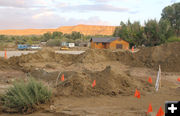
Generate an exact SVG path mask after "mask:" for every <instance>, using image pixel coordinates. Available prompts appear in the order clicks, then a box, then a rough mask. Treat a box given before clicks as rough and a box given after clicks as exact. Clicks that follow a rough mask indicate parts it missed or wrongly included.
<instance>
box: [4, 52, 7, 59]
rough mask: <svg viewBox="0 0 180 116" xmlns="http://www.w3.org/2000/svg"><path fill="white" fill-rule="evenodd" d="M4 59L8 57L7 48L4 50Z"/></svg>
mask: <svg viewBox="0 0 180 116" xmlns="http://www.w3.org/2000/svg"><path fill="white" fill-rule="evenodd" d="M4 59H7V53H6V50H5V52H4Z"/></svg>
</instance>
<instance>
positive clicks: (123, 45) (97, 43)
mask: <svg viewBox="0 0 180 116" xmlns="http://www.w3.org/2000/svg"><path fill="white" fill-rule="evenodd" d="M90 42H91V48H99V49H103V48H104V49H129V43H128V42H127V41H125V40H123V39H121V38H119V37H109V38H91V40H90Z"/></svg>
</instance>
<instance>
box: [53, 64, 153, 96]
mask: <svg viewBox="0 0 180 116" xmlns="http://www.w3.org/2000/svg"><path fill="white" fill-rule="evenodd" d="M94 80H96V86H95V87H94V88H93V87H92V83H93V81H94ZM135 88H139V89H140V88H141V89H142V90H141V91H142V92H145V91H151V90H152V87H151V85H150V84H148V83H147V82H144V81H141V82H140V81H137V79H133V78H130V77H128V76H127V75H119V74H115V72H113V71H112V70H111V67H110V66H108V67H106V68H105V69H104V70H103V71H97V72H91V71H88V70H85V71H83V72H82V73H74V74H73V75H71V76H69V77H68V78H66V75H65V81H64V82H61V83H59V85H58V88H57V94H58V95H61V96H70V95H73V96H98V95H110V96H115V95H119V94H120V95H132V94H134V89H135Z"/></svg>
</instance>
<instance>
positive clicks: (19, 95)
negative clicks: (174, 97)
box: [1, 79, 52, 113]
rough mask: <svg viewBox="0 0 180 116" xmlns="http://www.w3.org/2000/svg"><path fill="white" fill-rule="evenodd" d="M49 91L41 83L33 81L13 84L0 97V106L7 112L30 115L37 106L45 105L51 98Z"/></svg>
mask: <svg viewBox="0 0 180 116" xmlns="http://www.w3.org/2000/svg"><path fill="white" fill-rule="evenodd" d="M51 95H52V93H51V91H50V90H48V88H47V87H46V86H44V85H43V84H42V83H40V82H37V81H35V80H34V79H30V80H28V82H27V83H24V82H23V81H20V82H15V83H14V84H13V86H12V87H10V88H9V89H8V90H7V92H6V93H5V94H4V95H3V96H2V97H1V104H2V105H3V108H4V109H5V110H10V111H9V112H11V111H13V112H21V113H30V112H33V111H35V110H36V108H37V106H38V105H39V104H43V103H46V102H47V101H49V100H50V98H51Z"/></svg>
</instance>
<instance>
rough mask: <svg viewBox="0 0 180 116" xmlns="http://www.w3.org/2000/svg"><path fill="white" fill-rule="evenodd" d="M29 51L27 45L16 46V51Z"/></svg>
mask: <svg viewBox="0 0 180 116" xmlns="http://www.w3.org/2000/svg"><path fill="white" fill-rule="evenodd" d="M27 49H29V45H26V44H25V45H23V44H19V45H18V50H27Z"/></svg>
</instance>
